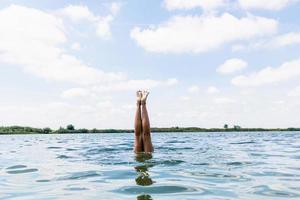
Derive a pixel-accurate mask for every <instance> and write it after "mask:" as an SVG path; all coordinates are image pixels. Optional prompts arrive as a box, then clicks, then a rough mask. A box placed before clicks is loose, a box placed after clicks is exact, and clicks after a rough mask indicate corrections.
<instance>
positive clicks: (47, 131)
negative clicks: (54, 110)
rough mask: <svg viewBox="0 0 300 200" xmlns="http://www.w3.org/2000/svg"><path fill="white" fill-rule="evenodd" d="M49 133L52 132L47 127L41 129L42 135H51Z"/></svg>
mask: <svg viewBox="0 0 300 200" xmlns="http://www.w3.org/2000/svg"><path fill="white" fill-rule="evenodd" d="M51 132H52V130H51V128H48V127H46V128H43V133H46V134H48V133H51Z"/></svg>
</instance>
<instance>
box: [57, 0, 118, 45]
mask: <svg viewBox="0 0 300 200" xmlns="http://www.w3.org/2000/svg"><path fill="white" fill-rule="evenodd" d="M120 8H121V4H119V3H116V2H113V3H112V4H111V7H110V14H108V15H106V16H99V15H96V14H94V13H93V12H92V11H91V10H90V9H89V8H88V7H87V6H85V5H69V6H67V7H65V8H63V9H60V10H59V11H58V12H57V13H58V15H60V16H64V17H66V18H69V19H70V20H71V21H73V22H75V23H80V22H85V21H86V22H88V23H90V24H92V25H93V26H94V27H95V30H96V33H97V35H98V36H99V37H101V38H103V39H108V38H110V37H111V28H110V27H111V23H112V21H113V20H114V18H115V16H116V15H117V13H118V12H119V10H120Z"/></svg>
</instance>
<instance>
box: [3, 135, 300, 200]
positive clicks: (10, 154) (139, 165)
mask: <svg viewBox="0 0 300 200" xmlns="http://www.w3.org/2000/svg"><path fill="white" fill-rule="evenodd" d="M153 143H154V147H155V153H153V155H152V156H151V155H135V154H134V153H133V152H132V146H133V134H85V135H84V134H77V135H76V134H65V135H2V136H0V199H47V200H48V199H49V200H50V199H72V200H74V199H139V200H142V199H143V200H149V199H156V200H157V199H160V200H161V199H189V200H192V199H263V200H267V199H300V133H299V132H280V133H279V132H268V133H258V132H256V133H153Z"/></svg>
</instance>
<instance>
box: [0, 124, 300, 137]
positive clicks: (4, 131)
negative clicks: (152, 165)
mask: <svg viewBox="0 0 300 200" xmlns="http://www.w3.org/2000/svg"><path fill="white" fill-rule="evenodd" d="M259 131H264V132H269V131H277V132H280V131H300V128H241V127H238V126H237V127H234V128H199V127H170V128H157V127H154V128H151V132H157V133H164V132H259ZM133 132H134V130H133V129H96V128H94V129H75V128H74V126H73V125H68V126H67V127H66V128H62V127H61V128H59V129H57V130H52V129H50V128H32V127H23V126H6V127H0V135H12V134H66V133H72V134H77V133H84V134H89V133H133Z"/></svg>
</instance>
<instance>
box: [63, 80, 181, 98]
mask: <svg viewBox="0 0 300 200" xmlns="http://www.w3.org/2000/svg"><path fill="white" fill-rule="evenodd" d="M176 84H178V81H177V79H174V78H172V79H167V80H165V81H159V80H152V79H144V80H124V81H115V82H113V83H110V84H106V85H105V84H103V85H95V86H92V87H86V88H71V89H68V90H65V91H64V92H63V93H62V95H61V96H62V97H64V98H73V97H82V96H90V97H95V96H97V94H100V93H103V92H113V91H136V90H150V89H153V88H158V87H172V86H174V85H176Z"/></svg>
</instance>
